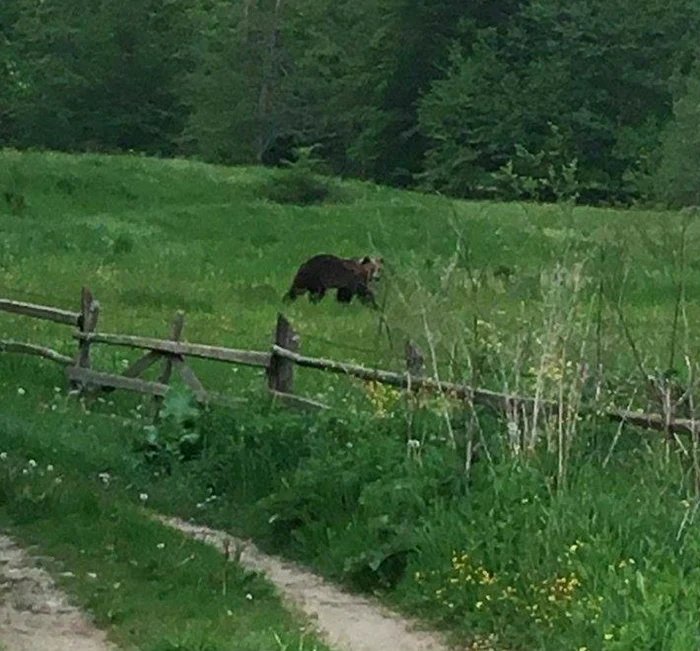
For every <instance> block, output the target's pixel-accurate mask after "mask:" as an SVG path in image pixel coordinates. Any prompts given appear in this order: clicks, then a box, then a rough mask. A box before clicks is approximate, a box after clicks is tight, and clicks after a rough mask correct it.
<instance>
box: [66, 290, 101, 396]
mask: <svg viewBox="0 0 700 651" xmlns="http://www.w3.org/2000/svg"><path fill="white" fill-rule="evenodd" d="M99 316H100V303H99V301H97V300H95V298H94V296H93V295H92V292H91V291H90V290H89V289H88V288H87V287H85V286H83V289H82V293H81V296H80V317H79V318H78V328H79V329H80V332H81V334H83V335H89V334H91V333H92V332H94V331H95V329H96V328H97V321H98V319H99ZM75 366H76V367H78V368H90V340H89V339H80V342H79V343H78V355H77V357H76V360H75ZM80 386H83V385H82V383H81V382H79V381H73V382H71V389H76V388H78V387H80Z"/></svg>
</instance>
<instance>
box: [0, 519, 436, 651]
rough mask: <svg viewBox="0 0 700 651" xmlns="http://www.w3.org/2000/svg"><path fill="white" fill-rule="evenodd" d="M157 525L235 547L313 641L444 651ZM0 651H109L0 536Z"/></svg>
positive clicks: (403, 628)
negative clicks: (302, 620) (306, 621)
mask: <svg viewBox="0 0 700 651" xmlns="http://www.w3.org/2000/svg"><path fill="white" fill-rule="evenodd" d="M158 519H159V520H160V521H161V522H163V523H164V524H166V525H168V526H171V527H174V528H176V529H179V530H180V531H182V532H184V533H186V534H188V535H191V536H192V537H194V538H196V539H198V540H201V541H203V542H206V543H209V544H211V545H214V546H215V547H217V548H218V549H220V550H223V549H224V543H225V542H226V541H229V543H230V544H231V549H235V547H236V546H237V545H242V546H243V547H242V549H243V551H242V554H241V556H240V562H241V564H242V565H244V566H245V567H248V568H250V569H253V570H257V571H260V572H263V573H264V574H265V575H266V576H267V578H268V579H269V580H270V581H271V582H273V583H274V584H275V585H276V586H277V588H278V589H279V590H280V592H281V593H282V595H283V597H284V598H285V599H286V600H287V602H288V603H289V604H290V605H292V606H293V607H294V608H295V609H297V610H299V611H301V612H302V613H304V614H305V615H306V616H307V617H309V618H310V619H312V620H315V621H316V625H317V627H318V629H319V631H320V633H321V635H322V636H323V637H324V638H325V639H326V640H327V641H328V643H329V644H330V645H332V646H333V647H334V648H335V649H338V651H391V650H393V649H401V651H447V647H446V646H445V645H444V644H443V643H442V641H441V640H440V638H439V637H438V636H437V635H435V634H433V633H427V632H423V631H418V630H415V629H414V627H413V625H412V624H411V622H409V621H407V620H404V619H402V618H400V617H399V616H397V615H395V614H394V613H391V612H390V611H389V610H388V609H386V608H385V607H383V606H382V605H380V604H377V603H375V602H373V601H372V600H370V599H366V598H363V597H359V596H355V595H351V594H348V593H345V592H343V591H341V590H339V589H338V588H335V587H333V586H332V585H329V584H328V583H326V582H325V581H324V580H323V579H321V578H320V577H318V576H316V575H315V574H312V573H311V572H309V571H307V570H304V569H301V568H299V567H297V566H296V565H294V564H292V563H286V562H283V561H280V560H279V559H277V558H274V557H271V556H267V555H265V554H263V553H261V552H260V551H258V549H257V548H256V547H255V545H253V544H252V543H251V542H248V541H240V540H237V539H235V538H233V537H232V536H230V535H228V534H227V533H226V532H223V531H217V530H215V529H210V528H208V527H204V526H200V525H194V524H190V523H188V522H184V521H183V520H179V519H177V518H166V517H158ZM0 651H115V647H114V646H113V645H111V644H110V643H108V642H107V639H106V636H105V634H104V632H103V631H100V630H99V629H97V628H95V627H94V626H92V624H91V623H90V622H89V620H88V619H87V618H86V617H85V616H84V615H83V614H82V613H81V612H80V611H79V610H78V609H76V608H75V607H73V606H71V605H70V603H69V601H68V599H67V597H66V595H65V594H64V593H63V592H61V591H60V590H59V589H58V588H57V587H56V585H55V583H54V582H53V580H52V579H51V577H50V576H49V575H48V574H47V573H46V572H45V571H44V570H42V569H40V568H38V567H37V566H36V565H35V563H33V562H32V560H31V558H30V557H29V555H28V554H27V553H25V552H24V551H23V550H22V549H21V548H20V547H19V546H18V545H17V544H15V542H14V541H13V540H12V539H11V538H9V537H7V536H4V535H2V534H1V533H0Z"/></svg>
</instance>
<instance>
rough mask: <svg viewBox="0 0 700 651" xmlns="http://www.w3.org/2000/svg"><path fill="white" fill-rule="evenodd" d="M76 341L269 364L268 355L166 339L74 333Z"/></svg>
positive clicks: (99, 333) (203, 357)
mask: <svg viewBox="0 0 700 651" xmlns="http://www.w3.org/2000/svg"><path fill="white" fill-rule="evenodd" d="M73 337H75V338H76V339H80V340H82V341H87V342H88V343H91V344H111V345H112V346H126V347H128V348H143V349H146V350H152V351H156V352H159V353H168V354H169V355H187V356H188V357H199V358H201V359H213V360H217V361H220V362H229V363H232V364H241V365H243V366H262V367H267V366H269V364H270V353H261V352H257V351H252V350H235V349H233V348H222V347H219V346H208V345H205V344H188V343H181V342H178V341H168V340H166V339H151V338H150V337H135V336H132V335H113V334H104V333H101V332H91V333H82V332H79V333H76V334H74V335H73Z"/></svg>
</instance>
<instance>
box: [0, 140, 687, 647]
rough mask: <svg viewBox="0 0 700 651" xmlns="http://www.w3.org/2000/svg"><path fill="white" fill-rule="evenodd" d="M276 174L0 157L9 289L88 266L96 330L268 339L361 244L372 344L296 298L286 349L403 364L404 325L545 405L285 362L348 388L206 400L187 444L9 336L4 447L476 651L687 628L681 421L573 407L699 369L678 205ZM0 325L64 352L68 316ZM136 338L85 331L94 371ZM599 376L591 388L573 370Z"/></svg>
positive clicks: (14, 293) (615, 641)
mask: <svg viewBox="0 0 700 651" xmlns="http://www.w3.org/2000/svg"><path fill="white" fill-rule="evenodd" d="M274 176H275V172H274V171H271V170H261V169H247V168H218V167H212V166H206V165H200V164H196V163H192V162H185V161H160V160H150V159H146V158H139V157H127V156H125V157H104V156H80V157H76V156H65V155H57V154H30V153H24V154H19V153H16V152H4V153H3V154H2V156H1V157H0V193H9V196H10V199H11V200H10V201H7V202H6V203H5V204H2V203H1V201H2V199H0V206H1V208H0V210H1V211H2V212H0V217H1V219H0V229H1V230H2V233H1V234H0V295H4V296H9V297H12V298H17V299H20V300H22V299H24V300H29V301H35V302H48V303H50V304H54V305H59V306H62V307H66V308H71V307H72V308H76V307H77V302H78V299H79V295H80V287H81V286H82V284H87V285H89V286H90V287H91V289H92V290H93V291H94V293H95V294H96V296H97V297H98V298H99V300H100V301H101V304H102V310H103V311H102V317H101V318H102V320H101V324H100V329H102V330H104V331H118V332H125V333H134V334H140V335H155V336H164V335H166V334H167V328H168V324H169V322H170V320H171V319H172V317H173V315H174V312H175V311H176V310H177V309H180V308H182V309H184V310H186V312H187V316H186V330H185V335H186V338H187V339H189V340H190V341H197V342H202V343H214V344H215V343H220V344H226V345H230V346H234V347H252V348H265V347H267V346H269V344H270V340H271V333H272V329H273V326H274V323H275V317H276V314H277V311H278V310H280V309H281V308H282V304H281V296H282V294H283V293H284V292H285V290H286V289H287V288H288V286H289V283H290V282H291V279H292V277H293V275H294V272H295V270H296V268H297V266H298V264H299V263H300V262H302V261H303V260H304V259H306V258H307V257H308V256H310V255H312V254H314V253H318V252H321V251H327V252H334V253H338V254H344V255H352V256H355V255H361V254H364V253H369V254H375V253H380V254H382V255H383V256H384V258H385V259H386V260H387V263H388V267H389V269H388V274H387V275H386V278H385V280H386V282H384V281H382V282H383V288H382V290H381V293H380V303H381V304H383V305H384V314H385V317H386V320H387V322H388V323H389V326H390V331H391V335H392V337H391V342H390V340H389V338H388V337H387V336H386V333H385V332H381V333H380V332H379V328H378V325H379V322H378V314H377V313H374V312H372V311H370V310H368V309H367V308H365V307H363V306H361V305H359V304H358V305H355V304H353V305H351V306H340V305H337V304H336V303H335V302H334V301H333V300H332V297H329V298H327V299H326V300H324V301H323V302H322V303H320V304H318V305H311V304H309V303H308V301H306V300H301V301H299V302H297V303H296V304H293V305H291V306H284V311H285V313H286V314H287V316H288V317H289V318H290V319H291V321H292V322H293V324H294V325H295V327H296V328H297V329H298V330H299V331H300V332H301V336H302V350H303V351H304V352H307V353H309V354H319V355H324V356H329V357H335V358H339V359H354V360H357V361H361V362H364V363H368V364H377V365H380V366H385V367H394V368H401V366H402V357H403V344H404V339H405V338H407V337H410V338H411V339H414V340H416V341H417V342H418V343H419V344H420V345H421V346H422V347H423V348H424V349H425V351H426V353H427V356H428V363H429V368H430V370H431V371H435V369H437V371H438V372H439V373H440V375H441V376H442V377H453V378H455V379H464V378H466V379H469V380H472V381H475V382H477V383H478V384H482V385H487V386H491V387H494V388H503V387H507V388H508V389H516V390H519V391H523V392H527V393H531V392H532V393H537V395H538V396H540V397H549V398H553V399H555V400H559V401H560V403H561V405H562V412H561V414H562V418H560V419H558V420H557V419H548V418H545V417H544V416H543V415H542V414H541V413H540V414H539V420H537V419H535V418H534V417H533V418H529V419H528V420H522V419H519V418H516V417H514V416H513V415H512V414H511V415H510V416H509V418H508V419H505V420H504V419H501V418H495V417H494V416H493V415H492V414H487V413H484V412H483V411H481V410H478V409H476V410H473V409H470V408H469V406H467V407H466V408H465V406H464V405H460V404H457V405H455V404H454V403H449V402H448V403H445V402H443V401H440V400H436V401H433V402H426V403H423V402H419V403H418V404H414V403H411V404H407V403H405V402H404V403H402V402H401V401H400V399H399V397H398V396H397V394H396V393H394V392H391V391H382V390H379V389H377V388H376V387H373V386H371V385H370V386H365V385H362V384H359V383H353V382H350V381H349V380H347V379H346V378H342V377H335V378H330V379H329V378H326V377H325V376H323V375H321V374H318V373H316V374H315V373H311V372H304V371H300V372H299V376H298V377H299V382H298V388H299V390H300V392H304V393H307V394H312V395H320V396H321V397H322V398H323V399H324V400H327V401H328V402H331V403H335V404H339V403H340V404H343V408H342V409H339V410H331V411H330V412H329V413H325V414H306V415H293V414H291V413H289V412H284V411H283V412H275V411H270V410H267V409H266V407H265V406H264V405H262V404H258V403H256V401H251V404H249V405H248V406H245V407H241V408H240V409H237V410H234V411H226V410H214V411H212V412H204V413H201V414H199V415H197V416H194V417H193V418H192V419H193V420H194V425H192V426H191V429H189V430H187V436H188V437H189V438H187V439H186V441H185V442H186V443H187V444H188V446H189V447H187V446H185V447H183V445H182V441H183V439H182V438H181V437H182V434H183V420H184V419H183V418H182V416H183V413H184V412H183V410H182V404H181V403H178V404H175V403H177V401H178V400H179V398H178V397H177V396H176V397H175V399H174V403H173V404H171V405H170V406H171V407H172V410H171V411H170V415H169V416H168V417H167V418H165V419H164V421H163V423H161V424H160V425H159V426H158V427H156V428H149V427H143V426H139V424H138V422H139V419H138V418H133V419H130V420H122V418H121V417H122V416H124V415H125V414H126V409H127V408H129V407H131V408H132V409H133V410H134V412H133V414H134V415H140V414H141V413H143V409H142V408H141V405H140V404H139V398H138V397H135V396H127V395H125V394H123V393H119V392H116V393H113V394H110V395H108V396H107V399H106V400H105V401H103V402H102V403H98V404H95V405H93V407H92V408H91V409H90V410H88V411H83V410H81V408H80V406H79V405H77V404H76V401H75V400H73V399H71V397H70V396H68V395H67V394H66V391H65V381H64V378H63V377H62V375H61V372H60V370H58V369H56V368H55V367H53V366H51V365H50V364H49V363H48V362H42V361H39V360H36V359H25V358H22V357H20V356H14V357H13V356H3V357H2V358H0V361H1V364H2V366H1V367H0V401H1V402H2V406H3V409H2V410H1V411H2V413H0V436H2V438H0V442H2V443H3V444H4V445H6V446H7V449H8V451H9V452H11V454H12V455H14V456H15V457H17V458H25V459H28V458H32V459H35V460H36V461H37V462H38V463H39V464H44V465H45V464H48V463H52V464H54V463H55V464H56V465H57V467H58V464H59V463H62V464H65V465H67V466H70V467H73V468H74V469H75V472H76V473H77V475H79V476H82V475H86V476H88V477H92V480H93V481H99V479H98V478H97V477H98V473H99V472H109V473H110V475H111V476H112V477H114V478H115V481H114V485H115V486H117V485H119V486H123V487H124V493H125V495H127V496H128V498H129V499H131V500H133V501H137V500H138V492H139V491H146V492H147V493H148V494H149V496H150V497H149V504H152V505H153V506H154V507H155V508H158V509H160V510H162V511H164V512H172V513H177V514H179V515H185V516H197V517H198V518H199V519H202V520H205V521H207V522H209V523H212V524H217V525H220V526H224V527H228V528H230V529H233V530H236V531H239V532H242V533H246V534H249V535H252V536H254V537H256V538H257V539H258V540H259V541H261V542H262V543H263V544H265V545H267V546H268V547H269V548H271V549H275V550H277V551H280V552H281V553H284V554H287V555H289V556H293V557H296V558H298V559H301V560H303V561H304V562H307V563H309V564H310V565H313V566H314V567H316V568H317V569H319V570H320V571H321V572H323V573H324V574H326V575H327V576H330V577H332V578H334V579H336V580H339V581H343V582H345V583H347V584H349V585H352V586H353V587H355V588H357V589H361V590H365V591H378V592H379V593H380V594H382V595H383V596H384V597H385V598H386V599H388V600H390V601H392V602H393V603H395V604H397V605H399V606H400V607H402V608H404V609H406V610H407V611H410V612H413V613H416V614H417V615H419V616H421V617H423V618H425V619H428V620H430V621H431V622H433V623H435V624H438V625H442V626H444V627H446V628H448V629H449V630H451V631H452V632H453V633H454V634H455V638H456V640H457V641H459V642H463V641H464V640H465V639H468V640H472V641H474V640H477V641H478V642H479V644H480V645H481V646H477V647H476V648H494V647H496V648H498V647H500V648H511V649H542V650H546V651H550V650H552V651H553V650H555V649H556V650H559V649H575V650H576V649H577V650H579V651H581V650H582V649H586V650H590V651H623V650H626V649H631V648H634V649H650V650H651V649H653V650H654V651H685V649H688V648H692V647H694V646H697V640H698V639H699V637H700V629H699V628H698V623H697V611H698V603H700V591H699V590H698V587H697V586H699V585H700V583H698V581H697V577H696V574H697V566H698V563H697V559H698V555H697V554H698V550H700V534H698V532H697V527H694V526H691V525H692V524H693V523H694V521H695V518H696V516H697V512H698V504H699V503H700V502H698V486H700V481H698V473H699V472H700V470H699V469H700V447H699V446H698V445H697V441H696V440H693V439H692V438H691V437H684V436H682V437H679V438H678V439H677V440H671V439H670V438H669V439H664V437H663V436H661V435H659V434H658V433H648V432H639V431H635V430H634V429H633V428H629V427H625V428H620V429H617V427H616V426H611V425H610V424H609V423H605V422H602V421H601V419H597V418H596V417H595V415H592V414H591V415H589V416H587V417H586V418H584V419H583V420H580V419H579V418H578V417H576V416H575V414H574V413H569V412H568V411H566V409H565V407H566V405H567V404H568V403H570V402H573V403H574V404H575V403H576V401H577V400H578V399H579V398H580V397H583V399H585V400H588V399H591V398H593V397H595V395H597V394H600V395H599V397H601V396H602V399H603V401H606V402H610V401H612V402H615V403H617V404H620V405H621V406H627V404H636V405H637V406H646V404H647V403H648V402H649V401H650V397H649V396H650V393H651V392H650V391H648V387H647V386H645V384H644V381H643V377H642V373H645V374H646V373H650V374H660V373H662V372H664V371H667V370H668V369H669V367H672V368H673V370H674V371H675V372H676V374H677V375H678V377H679V379H680V380H681V381H684V380H685V381H687V380H688V379H689V376H691V375H693V376H696V375H697V373H696V369H695V360H697V358H698V355H697V353H698V345H699V344H700V341H699V339H698V333H697V331H696V329H695V328H694V324H695V323H696V322H697V321H698V317H699V316H700V314H698V312H699V306H698V302H697V301H696V300H695V298H696V296H697V289H698V284H699V283H700V259H699V258H698V255H697V253H696V251H697V247H696V242H697V236H698V232H699V229H700V226H699V225H698V223H697V221H696V220H695V219H694V216H693V215H692V214H687V215H678V214H672V213H652V212H643V211H616V210H594V209H590V208H571V207H567V206H537V205H527V204H497V203H468V202H451V201H448V200H446V199H444V198H441V197H436V196H425V195H420V194H415V193H406V192H400V191H398V190H388V189H385V188H379V187H375V186H372V185H368V184H362V183H356V182H340V181H335V183H336V184H337V187H336V190H337V192H336V196H337V199H336V200H334V201H329V202H326V203H324V204H322V205H319V206H314V207H305V208H301V207H295V206H290V205H281V204H278V203H275V202H272V201H270V200H268V199H265V187H266V186H265V184H266V182H267V181H269V180H270V179H272V178H273V177H274ZM0 196H1V194H0ZM504 271H506V272H512V273H511V274H510V279H509V280H507V281H506V280H504V278H503V273H502V272H504ZM505 275H508V274H507V273H506V274H505ZM674 332H675V334H674ZM0 334H1V335H2V336H3V337H4V336H9V337H13V338H17V339H20V340H30V341H34V342H37V343H44V344H47V345H52V346H53V347H54V348H57V349H58V350H61V351H64V352H66V353H72V352H73V351H74V350H75V343H74V342H72V341H71V340H70V329H66V328H61V327H59V326H54V325H51V324H44V323H33V322H31V321H29V320H26V319H21V318H15V317H11V316H9V315H7V314H0ZM131 358H133V356H132V355H131V354H130V353H128V351H121V350H117V349H109V348H106V347H102V348H100V347H99V346H96V347H95V356H94V365H95V367H96V368H99V369H104V370H110V369H121V368H123V367H124V365H125V364H127V363H128V359H131ZM194 366H195V368H196V369H197V371H198V372H199V373H200V375H201V377H202V380H203V381H204V383H205V385H208V386H212V387H215V388H216V389H217V390H221V391H226V390H230V391H232V392H236V393H241V392H243V391H247V390H251V391H253V392H255V391H259V390H260V389H261V387H262V386H263V381H262V378H261V377H260V373H258V372H256V371H252V370H246V369H235V368H232V367H228V366H225V365H216V364H214V363H201V364H194ZM640 367H641V368H640ZM596 369H600V371H601V373H600V374H598V376H597V387H596V386H591V384H590V383H589V380H588V379H586V380H585V381H582V376H585V378H590V377H592V374H593V373H594V372H595V371H596ZM598 389H599V390H600V391H598ZM630 401H631V403H630ZM37 406H39V407H41V408H42V409H43V411H37ZM655 409H658V405H656V406H655ZM141 422H142V421H141ZM149 437H153V439H151V438H149ZM153 440H155V441H156V444H153ZM192 441H194V443H193V442H192ZM522 444H525V445H526V447H527V448H528V451H530V452H532V453H531V454H524V453H523V448H522V447H521V445H522ZM149 446H150V447H149ZM529 448H531V449H529ZM475 451H476V454H473V453H474V452H475ZM183 457H184V460H183ZM18 486H19V485H16V484H15V483H14V482H11V481H10V482H8V488H6V492H7V495H10V496H12V495H13V494H14V493H15V492H17V491H20V492H21V486H19V487H18ZM136 487H138V489H137V488H136ZM0 488H1V487H0ZM0 497H2V496H1V495H0ZM39 497H40V499H39V502H41V503H42V504H44V506H45V508H46V509H47V510H48V511H51V509H52V502H51V501H50V500H48V498H46V496H43V495H42V496H39ZM47 500H48V501H47ZM51 517H52V516H51V514H50V513H49V514H48V515H46V520H47V521H49V522H50V518H51Z"/></svg>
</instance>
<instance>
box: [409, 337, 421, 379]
mask: <svg viewBox="0 0 700 651" xmlns="http://www.w3.org/2000/svg"><path fill="white" fill-rule="evenodd" d="M406 370H407V371H408V377H409V382H410V381H411V379H413V378H420V377H422V376H423V372H424V370H425V357H424V355H423V351H422V350H421V349H420V348H419V347H418V346H416V345H415V344H412V343H411V342H410V340H407V341H406Z"/></svg>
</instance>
